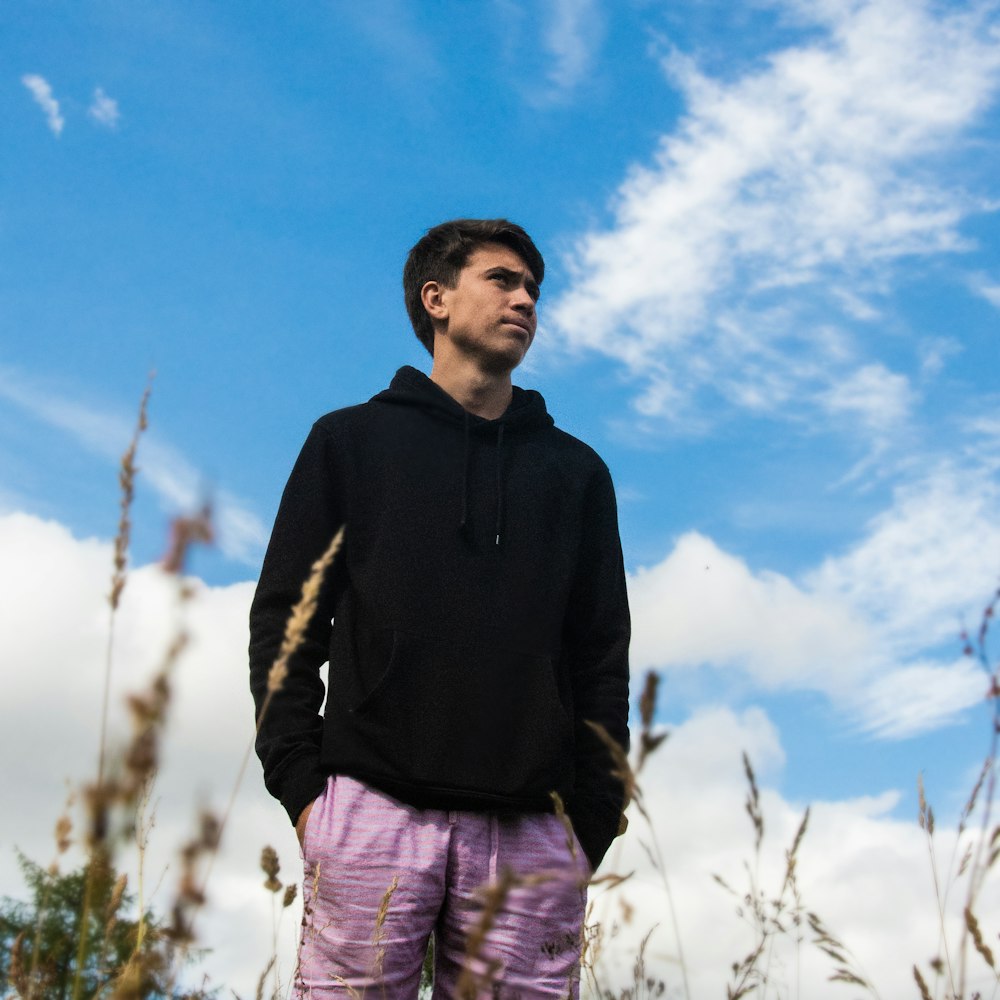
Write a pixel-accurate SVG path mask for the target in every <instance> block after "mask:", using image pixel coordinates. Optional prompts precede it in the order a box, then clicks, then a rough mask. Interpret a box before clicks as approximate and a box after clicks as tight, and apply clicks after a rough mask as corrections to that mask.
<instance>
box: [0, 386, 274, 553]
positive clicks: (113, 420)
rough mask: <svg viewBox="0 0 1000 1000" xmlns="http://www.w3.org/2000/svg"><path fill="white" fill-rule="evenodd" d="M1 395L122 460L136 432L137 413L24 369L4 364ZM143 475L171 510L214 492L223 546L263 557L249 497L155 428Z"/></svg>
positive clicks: (192, 505)
mask: <svg viewBox="0 0 1000 1000" xmlns="http://www.w3.org/2000/svg"><path fill="white" fill-rule="evenodd" d="M0 399H3V400H6V401H7V402H8V403H12V404H14V405H15V406H17V407H19V408H20V409H21V410H23V411H24V412H26V413H29V414H30V415H31V416H32V417H34V418H35V419H37V420H40V421H42V422H43V423H45V424H47V425H48V426H50V427H54V428H56V429H58V430H60V431H63V432H64V433H66V434H69V435H71V436H72V437H73V439H74V440H76V441H77V442H78V443H79V444H80V445H82V446H83V447H85V448H86V449H87V450H88V451H90V452H91V453H92V454H95V455H98V456H99V457H101V458H103V459H105V460H107V461H110V462H115V463H117V462H118V460H119V459H120V457H121V454H122V452H123V451H124V449H125V447H126V445H127V443H128V440H129V438H130V436H131V434H132V429H133V425H134V417H132V416H126V415H124V414H119V413H113V412H110V411H108V410H104V409H100V408H97V407H95V406H93V405H90V404H84V403H80V402H77V401H75V400H72V399H68V398H66V397H65V396H63V395H60V394H58V393H56V392H54V391H52V390H51V389H49V388H47V387H45V386H44V385H42V384H41V383H39V382H37V381H35V380H31V379H28V378H25V377H24V376H23V375H21V374H20V373H16V372H12V371H11V370H9V369H3V368H0ZM140 466H141V473H142V479H143V480H144V481H146V482H148V483H149V485H150V486H151V487H152V488H153V490H154V491H155V493H156V494H157V496H158V497H159V499H160V502H161V504H162V506H163V507H164V509H165V510H166V511H167V512H168V513H170V514H176V513H178V512H190V511H192V510H195V509H196V508H197V507H198V506H200V505H201V504H202V503H203V502H204V501H205V499H206V497H207V498H210V499H211V501H212V504H213V508H214V517H215V520H216V524H217V526H218V536H219V547H220V548H221V550H222V551H223V552H224V553H225V554H226V555H227V556H229V557H230V558H232V559H236V560H238V561H240V562H242V563H245V564H246V565H248V566H256V565H257V564H258V563H259V559H260V553H261V551H262V548H263V545H264V543H265V541H266V531H265V528H264V525H263V524H262V522H261V520H260V518H259V517H258V516H257V515H256V514H255V513H253V512H252V511H251V510H250V509H249V507H248V506H247V505H246V503H245V502H244V501H242V500H241V499H240V498H238V497H236V496H234V495H233V494H231V493H229V492H228V491H226V490H224V489H218V488H211V487H210V484H209V483H208V481H207V479H206V477H205V476H204V475H203V474H201V473H200V472H198V470H197V469H196V468H195V467H194V466H193V465H192V464H191V463H190V462H189V461H188V460H187V459H186V458H185V457H184V456H183V455H182V454H181V453H180V452H178V451H177V449H176V448H174V447H172V446H171V445H169V444H167V443H166V442H165V441H164V440H163V439H162V437H161V436H160V435H159V434H157V433H156V431H155V430H151V431H149V432H148V433H147V434H146V436H145V438H144V439H143V442H142V453H141V459H140Z"/></svg>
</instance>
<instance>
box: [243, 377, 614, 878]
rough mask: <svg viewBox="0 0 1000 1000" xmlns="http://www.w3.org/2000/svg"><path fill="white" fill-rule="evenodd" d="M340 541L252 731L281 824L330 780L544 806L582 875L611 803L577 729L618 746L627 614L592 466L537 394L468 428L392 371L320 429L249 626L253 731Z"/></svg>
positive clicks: (441, 799) (441, 396)
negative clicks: (380, 387)
mask: <svg viewBox="0 0 1000 1000" xmlns="http://www.w3.org/2000/svg"><path fill="white" fill-rule="evenodd" d="M341 525H344V526H345V537H344V546H343V549H342V550H341V552H340V553H339V555H338V556H337V559H336V561H335V563H334V565H333V567H332V568H331V570H330V571H329V573H328V574H327V579H326V581H325V583H324V585H323V588H322V590H321V592H320V598H319V605H318V608H317V611H316V614H315V615H314V617H313V619H312V622H311V625H310V627H309V629H308V633H307V636H306V639H305V641H304V642H303V643H302V645H301V646H300V647H299V649H298V650H297V652H296V653H295V655H294V656H293V657H292V658H291V661H290V664H289V673H288V676H287V678H286V680H285V682H284V684H283V686H282V688H281V690H280V691H279V692H278V693H277V694H276V695H275V696H274V698H273V700H272V703H271V705H270V707H269V709H268V711H267V713H266V714H265V716H264V718H263V720H262V722H261V725H260V731H259V734H258V738H257V753H258V755H259V756H260V759H261V761H262V763H263V765H264V780H265V783H266V785H267V787H268V790H269V791H270V792H271V793H272V794H273V795H274V796H276V797H277V798H278V799H280V801H281V802H282V804H283V805H284V807H285V809H286V810H287V812H288V815H289V816H290V817H291V819H292V821H293V822H294V821H295V820H296V818H297V817H298V815H299V813H300V812H301V811H302V810H303V809H304V808H305V807H306V805H308V803H309V802H311V801H312V800H313V799H314V798H315V797H316V796H317V795H319V794H320V792H321V791H322V789H323V786H324V784H325V781H326V777H327V775H330V774H348V775H351V776H352V777H355V778H358V779H361V780H363V781H366V782H367V783H369V784H370V785H372V786H374V787H376V788H380V789H382V790H383V791H385V792H387V793H389V794H390V795H393V796H395V797H396V798H398V799H400V800H402V801H404V802H407V803H409V804H411V805H414V806H417V807H420V808H437V809H479V810H490V811H520V812H530V811H551V810H552V800H551V796H550V794H549V793H550V792H552V791H556V792H558V793H559V794H560V795H561V796H562V798H563V800H564V801H565V803H566V805H567V811H568V812H569V815H570V817H571V819H572V821H573V826H574V828H575V830H576V833H577V836H578V838H579V839H580V842H581V844H582V845H583V848H584V850H585V852H586V853H587V856H588V858H589V859H590V861H591V863H592V864H593V865H594V866H595V867H596V866H597V864H598V863H599V862H600V860H601V858H602V857H603V856H604V853H605V851H606V850H607V847H608V845H609V844H610V842H611V840H612V838H613V837H614V836H615V833H616V830H617V828H618V824H619V820H620V815H621V808H622V795H623V790H622V785H621V782H620V781H619V780H618V779H616V778H614V777H613V776H612V773H611V772H612V769H613V763H612V760H611V757H610V755H609V753H608V751H607V749H606V748H605V747H604V745H603V744H602V743H601V741H600V740H599V739H598V737H597V736H596V735H595V734H594V732H593V730H592V729H591V728H590V727H589V726H587V725H586V720H591V721H593V722H596V723H599V724H600V725H601V726H603V727H604V729H605V730H606V731H607V733H608V734H609V735H610V736H611V737H612V738H613V739H614V740H616V741H617V742H618V743H619V744H621V745H622V746H623V747H625V748H627V746H628V726H627V717H628V642H629V615H628V605H627V600H626V594H625V574H624V568H623V563H622V553H621V544H620V542H619V539H618V525H617V515H616V509H615V498H614V491H613V488H612V485H611V477H610V475H609V473H608V470H607V467H606V466H605V465H604V463H603V462H602V461H601V459H600V458H599V457H598V456H597V455H596V454H595V452H594V451H593V450H591V449H590V448H589V447H588V446H587V445H585V444H583V443H582V442H580V441H578V440H577V439H576V438H573V437H571V436H570V435H568V434H566V433H564V432H563V431H560V430H558V429H557V428H556V427H555V426H553V421H552V418H551V417H550V416H549V414H548V413H547V412H546V409H545V402H544V400H543V399H542V397H541V396H540V395H539V394H538V393H537V392H533V391H524V390H522V389H519V388H516V387H515V389H514V395H513V399H512V401H511V404H510V406H509V407H508V409H507V411H506V412H505V413H504V414H503V416H501V417H500V418H499V419H497V420H484V419H483V418H481V417H477V416H475V415H473V414H470V413H468V412H467V411H466V410H464V409H463V408H462V407H461V406H460V405H459V404H458V403H457V402H456V401H455V400H454V399H452V398H451V397H450V396H449V395H448V394H447V393H445V392H444V391H443V390H442V389H441V388H440V387H439V386H437V385H436V384H435V383H433V382H431V381H430V379H428V378H427V377H426V376H425V375H423V374H421V373H420V372H418V371H416V370H415V369H413V368H409V367H407V368H402V369H400V370H399V372H397V374H396V376H395V378H394V379H393V380H392V384H391V386H390V387H389V389H387V390H386V391H384V392H381V393H379V394H378V395H377V396H375V397H374V398H373V399H372V400H370V401H369V402H368V403H364V404H361V405H359V406H353V407H348V408H347V409H343V410H336V411H334V412H333V413H328V414H327V415H326V416H324V417H321V418H320V419H319V420H318V421H316V423H315V424H314V425H313V428H312V431H311V433H310V434H309V437H308V438H307V440H306V443H305V445H304V446H303V448H302V452H301V454H300V455H299V458H298V461H297V462H296V464H295V467H294V469H293V470H292V474H291V476H290V478H289V480H288V485H287V486H286V487H285V492H284V495H283V497H282V500H281V505H280V508H279V510H278V515H277V518H276V520H275V524H274V531H273V533H272V535H271V541H270V544H269V546H268V549H267V554H266V556H265V559H264V565H263V569H262V572H261V577H260V583H259V585H258V587H257V593H256V596H255V598H254V601H253V607H252V609H251V612H250V685H251V690H252V691H253V695H254V699H255V702H256V705H257V711H258V713H259V712H260V708H261V705H262V704H263V700H264V696H265V693H266V688H267V675H268V672H269V670H270V667H271V665H272V663H273V662H274V660H275V658H276V656H277V653H278V649H279V646H280V644H281V639H282V636H283V634H284V629H285V623H286V620H287V618H288V615H289V611H290V609H291V607H292V606H293V605H294V604H295V603H296V601H297V600H298V599H299V596H300V592H301V587H302V583H303V581H304V580H305V579H306V578H307V577H308V575H309V572H310V567H311V565H312V563H313V562H314V561H315V560H316V559H317V558H318V557H319V556H320V554H321V553H322V552H323V551H324V550H325V549H326V547H327V545H328V544H329V542H330V540H331V538H332V537H333V535H334V534H335V532H336V531H337V529H338V528H339V527H340V526H341ZM326 660H329V663H330V672H329V679H328V693H327V695H326V706H325V710H323V700H324V686H323V682H322V680H321V678H320V673H319V668H320V666H321V665H322V664H323V662H324V661H326ZM321 711H322V714H321Z"/></svg>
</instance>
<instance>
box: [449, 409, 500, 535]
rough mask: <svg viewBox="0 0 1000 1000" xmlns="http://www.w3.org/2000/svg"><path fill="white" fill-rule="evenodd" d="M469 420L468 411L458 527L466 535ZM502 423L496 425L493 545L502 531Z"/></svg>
mask: <svg viewBox="0 0 1000 1000" xmlns="http://www.w3.org/2000/svg"><path fill="white" fill-rule="evenodd" d="M470 424H471V421H470V420H469V414H468V412H466V413H465V415H464V417H463V420H462V518H461V520H460V521H459V524H458V528H459V531H461V532H462V534H465V535H468V533H469V531H470V526H469V452H470V447H469V445H470V442H469V435H470V434H471V429H470ZM503 426H504V425H503V424H502V423H501V424H498V425H497V520H496V531H495V533H494V537H495V541H494V544H495V545H499V544H500V536H501V534H502V532H503Z"/></svg>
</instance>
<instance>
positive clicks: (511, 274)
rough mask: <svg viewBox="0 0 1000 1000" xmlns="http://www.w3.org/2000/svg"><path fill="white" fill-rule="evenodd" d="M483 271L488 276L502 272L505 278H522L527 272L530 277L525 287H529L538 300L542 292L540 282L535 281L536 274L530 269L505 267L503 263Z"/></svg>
mask: <svg viewBox="0 0 1000 1000" xmlns="http://www.w3.org/2000/svg"><path fill="white" fill-rule="evenodd" d="M483 273H484V274H485V275H487V276H489V275H492V274H502V275H503V276H504V277H505V278H520V277H521V275H523V274H527V276H528V278H527V280H526V281H525V283H524V287H525V288H527V289H528V294H529V295H530V296H531V297H532V298H533V299H536V300H537V299H538V297H539V296H540V295H541V294H542V290H541V289H540V288H539V287H538V282H537V281H535V279H534V276H533V275H532V273H531V271H530V270H528V269H525V270H524V271H515V270H513V268H509V267H504V265H503V264H494V265H493V266H492V267H488V268H486V270H485V271H484V272H483Z"/></svg>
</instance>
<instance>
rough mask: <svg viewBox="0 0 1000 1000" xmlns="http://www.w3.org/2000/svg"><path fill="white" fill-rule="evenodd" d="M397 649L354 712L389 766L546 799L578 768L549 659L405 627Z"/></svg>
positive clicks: (427, 778) (442, 784) (422, 779)
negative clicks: (459, 640)
mask: <svg viewBox="0 0 1000 1000" xmlns="http://www.w3.org/2000/svg"><path fill="white" fill-rule="evenodd" d="M376 645H378V646H382V648H383V649H384V648H385V647H386V646H387V645H389V644H388V643H385V641H384V639H383V640H382V641H381V642H379V643H376ZM390 649H391V652H389V655H388V661H387V662H384V663H383V664H382V667H383V668H384V669H382V670H381V672H380V673H379V674H378V675H377V680H376V681H375V683H374V684H373V685H372V686H371V687H370V689H369V690H368V691H367V692H366V694H365V695H364V697H363V698H362V700H361V701H360V702H359V703H358V705H357V707H356V708H355V710H354V712H353V713H352V714H353V715H354V717H355V722H356V725H357V727H358V728H359V729H361V730H362V731H363V732H364V734H365V735H366V737H367V742H368V745H369V749H370V751H371V752H372V753H373V754H375V755H377V756H379V757H381V758H382V759H383V761H384V765H383V766H385V767H387V768H388V767H391V768H392V770H394V771H397V772H399V773H400V775H401V777H403V776H405V777H408V778H409V780H412V781H415V782H418V783H421V784H425V785H428V786H434V787H438V788H455V789H464V790H468V791H482V792H484V793H488V794H495V795H500V796H508V797H515V798H517V797H533V796H534V797H537V796H545V795H547V794H548V792H549V791H551V790H552V789H554V788H557V787H560V786H561V785H562V784H563V783H564V781H565V775H566V771H567V768H569V770H570V773H571V772H572V760H573V726H572V722H571V720H570V718H569V716H568V715H567V713H566V710H565V709H564V707H563V705H562V702H561V701H560V699H559V693H558V690H557V687H556V682H555V677H554V675H553V668H552V661H551V659H550V657H548V656H546V655H544V654H538V653H531V652H525V651H523V650H513V649H509V648H504V647H498V646H495V645H487V644H459V643H454V642H452V641H449V640H444V639H437V638H433V637H428V636H422V635H416V634H413V633H410V632H402V631H396V632H394V633H392V642H391V647H390ZM372 674H373V675H375V674H376V672H375V671H372ZM359 735H360V734H359Z"/></svg>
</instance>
